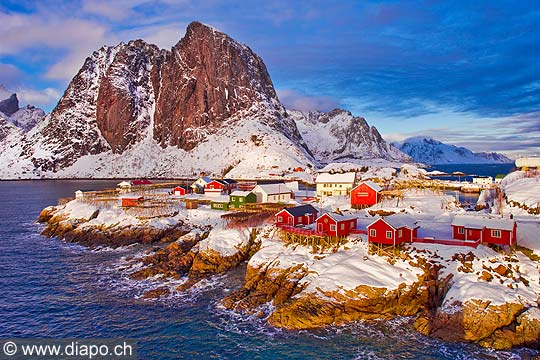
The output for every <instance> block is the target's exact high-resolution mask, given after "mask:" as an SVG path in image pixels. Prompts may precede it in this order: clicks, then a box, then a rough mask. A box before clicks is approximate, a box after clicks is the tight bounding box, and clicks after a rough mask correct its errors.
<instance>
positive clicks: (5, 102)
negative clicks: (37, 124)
mask: <svg viewBox="0 0 540 360" xmlns="http://www.w3.org/2000/svg"><path fill="white" fill-rule="evenodd" d="M17 110H19V99H18V98H17V94H15V93H12V92H11V91H9V90H8V89H6V88H5V87H4V86H3V85H0V111H1V112H3V113H4V114H6V115H7V116H11V115H13V114H14V113H15V112H16V111H17Z"/></svg>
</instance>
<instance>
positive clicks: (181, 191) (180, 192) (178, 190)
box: [173, 186, 186, 195]
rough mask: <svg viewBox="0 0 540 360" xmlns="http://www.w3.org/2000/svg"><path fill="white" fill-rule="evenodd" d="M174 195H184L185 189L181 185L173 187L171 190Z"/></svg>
mask: <svg viewBox="0 0 540 360" xmlns="http://www.w3.org/2000/svg"><path fill="white" fill-rule="evenodd" d="M173 194H174V195H186V189H184V188H183V187H181V186H178V187H175V188H174V190H173Z"/></svg>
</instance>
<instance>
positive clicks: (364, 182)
mask: <svg viewBox="0 0 540 360" xmlns="http://www.w3.org/2000/svg"><path fill="white" fill-rule="evenodd" d="M362 184H366V185H367V186H369V187H370V188H372V189H373V190H375V191H377V192H379V191H381V190H382V188H381V187H380V186H379V185H378V184H376V183H374V182H373V181H371V180H366V181H362V182H361V183H360V184H358V185H356V186H355V187H358V186H360V185H362Z"/></svg>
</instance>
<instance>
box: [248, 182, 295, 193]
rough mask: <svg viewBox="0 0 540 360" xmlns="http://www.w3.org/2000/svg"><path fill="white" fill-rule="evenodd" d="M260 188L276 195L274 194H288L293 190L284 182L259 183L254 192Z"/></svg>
mask: <svg viewBox="0 0 540 360" xmlns="http://www.w3.org/2000/svg"><path fill="white" fill-rule="evenodd" d="M258 190H260V191H262V192H264V193H266V194H268V195H274V194H287V193H290V192H291V189H290V188H289V187H288V186H286V185H285V184H284V183H280V184H261V185H257V186H256V187H255V188H254V189H253V190H252V192H257V191H258Z"/></svg>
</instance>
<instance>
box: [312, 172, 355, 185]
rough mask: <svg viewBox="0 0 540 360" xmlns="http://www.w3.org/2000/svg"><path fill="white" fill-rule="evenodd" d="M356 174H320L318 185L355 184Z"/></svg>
mask: <svg viewBox="0 0 540 360" xmlns="http://www.w3.org/2000/svg"><path fill="white" fill-rule="evenodd" d="M355 178H356V173H354V172H346V173H343V174H330V173H320V174H319V175H317V179H316V180H315V182H316V183H351V184H353V183H354V180H355Z"/></svg>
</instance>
